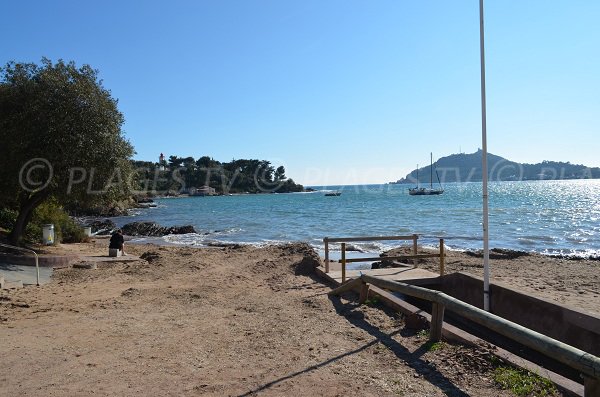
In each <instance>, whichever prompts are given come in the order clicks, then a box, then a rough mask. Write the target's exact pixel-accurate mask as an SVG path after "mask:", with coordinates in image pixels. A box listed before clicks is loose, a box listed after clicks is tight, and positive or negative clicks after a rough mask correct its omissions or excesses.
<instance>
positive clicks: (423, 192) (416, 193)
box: [408, 153, 444, 196]
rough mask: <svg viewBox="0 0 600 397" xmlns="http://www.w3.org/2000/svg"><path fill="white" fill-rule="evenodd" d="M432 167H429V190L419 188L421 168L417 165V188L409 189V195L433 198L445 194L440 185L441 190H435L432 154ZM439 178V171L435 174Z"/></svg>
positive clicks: (431, 155)
mask: <svg viewBox="0 0 600 397" xmlns="http://www.w3.org/2000/svg"><path fill="white" fill-rule="evenodd" d="M430 157H431V159H430V164H431V165H430V167H429V172H430V174H429V189H427V188H424V187H419V166H418V165H417V187H413V188H409V189H408V194H410V195H411V196H433V195H437V194H442V193H444V189H442V185H441V184H440V188H439V189H434V188H433V153H430ZM435 175H436V176H437V171H436V172H435ZM438 183H440V178H439V177H438Z"/></svg>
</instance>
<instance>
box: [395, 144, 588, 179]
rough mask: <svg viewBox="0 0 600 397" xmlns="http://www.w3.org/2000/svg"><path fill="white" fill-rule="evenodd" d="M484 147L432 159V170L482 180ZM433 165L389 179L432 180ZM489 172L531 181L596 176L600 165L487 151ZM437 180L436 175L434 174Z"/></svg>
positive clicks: (450, 176) (443, 175)
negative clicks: (525, 159) (518, 158)
mask: <svg viewBox="0 0 600 397" xmlns="http://www.w3.org/2000/svg"><path fill="white" fill-rule="evenodd" d="M482 153H483V152H482V151H481V150H478V151H476V152H475V153H469V154H467V153H459V154H451V155H449V156H446V157H442V158H440V159H438V160H437V161H436V162H435V163H433V171H434V172H433V174H435V173H436V172H437V176H438V177H439V180H440V182H441V183H447V182H480V181H481V180H482V172H481V160H482ZM430 168H431V167H430V166H426V167H421V168H419V169H418V170H416V169H415V170H413V171H411V172H410V173H409V174H408V175H406V176H405V177H404V178H401V179H399V180H397V181H395V182H390V183H417V175H418V182H419V183H429V178H430ZM488 175H489V180H490V181H528V180H561V179H597V178H600V168H598V167H587V166H585V165H581V164H571V163H569V162H566V163H565V162H559V161H542V162H541V163H538V164H527V163H517V162H514V161H510V160H507V159H505V158H503V157H500V156H497V155H494V154H491V153H488ZM433 178H434V183H435V181H436V176H435V175H434V177H433Z"/></svg>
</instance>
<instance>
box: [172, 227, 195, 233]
mask: <svg viewBox="0 0 600 397" xmlns="http://www.w3.org/2000/svg"><path fill="white" fill-rule="evenodd" d="M188 233H196V229H194V226H192V225H185V226H172V227H169V228H167V233H166V234H188Z"/></svg>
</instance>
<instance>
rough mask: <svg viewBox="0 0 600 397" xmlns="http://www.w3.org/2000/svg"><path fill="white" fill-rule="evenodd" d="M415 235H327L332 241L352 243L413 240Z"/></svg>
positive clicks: (328, 239)
mask: <svg viewBox="0 0 600 397" xmlns="http://www.w3.org/2000/svg"><path fill="white" fill-rule="evenodd" d="M413 238H414V237H413V236H366V237H327V241H329V242H330V243H351V242H357V241H385V240H412V239H413Z"/></svg>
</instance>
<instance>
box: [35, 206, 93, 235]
mask: <svg viewBox="0 0 600 397" xmlns="http://www.w3.org/2000/svg"><path fill="white" fill-rule="evenodd" d="M49 223H51V224H53V225H54V241H55V242H63V243H80V242H84V241H87V236H86V235H85V234H84V232H83V228H82V227H81V226H79V225H78V224H77V223H76V222H75V221H74V220H73V219H72V218H71V217H70V216H69V215H68V214H67V213H66V212H65V211H64V210H63V208H62V207H60V206H59V205H58V204H57V203H56V202H54V201H49V202H45V203H43V204H41V205H40V206H39V207H37V208H36V209H35V211H34V213H33V217H32V219H31V222H29V225H28V226H27V231H26V234H25V238H26V239H27V240H28V241H30V242H39V241H40V238H41V236H42V229H43V226H44V225H46V224H49Z"/></svg>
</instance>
